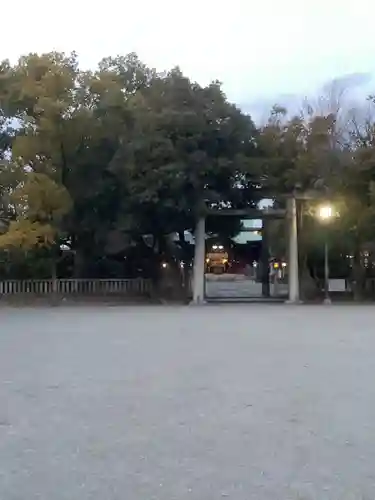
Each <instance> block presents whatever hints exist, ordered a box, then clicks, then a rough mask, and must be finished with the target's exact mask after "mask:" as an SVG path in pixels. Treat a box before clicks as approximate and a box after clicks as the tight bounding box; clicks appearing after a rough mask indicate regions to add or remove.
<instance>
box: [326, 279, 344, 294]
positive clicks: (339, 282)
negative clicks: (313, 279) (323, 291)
mask: <svg viewBox="0 0 375 500" xmlns="http://www.w3.org/2000/svg"><path fill="white" fill-rule="evenodd" d="M329 291H330V292H346V282H345V280H344V279H336V280H329Z"/></svg>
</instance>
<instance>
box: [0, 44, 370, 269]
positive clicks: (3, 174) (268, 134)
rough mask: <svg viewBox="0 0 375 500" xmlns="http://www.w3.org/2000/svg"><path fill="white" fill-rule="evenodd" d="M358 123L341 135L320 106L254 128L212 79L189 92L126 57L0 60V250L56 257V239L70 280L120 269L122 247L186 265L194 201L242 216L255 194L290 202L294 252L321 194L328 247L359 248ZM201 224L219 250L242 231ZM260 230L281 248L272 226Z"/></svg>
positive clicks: (363, 225)
mask: <svg viewBox="0 0 375 500" xmlns="http://www.w3.org/2000/svg"><path fill="white" fill-rule="evenodd" d="M357 125H358V126H353V127H351V128H350V130H347V131H345V133H342V130H341V128H340V131H339V127H338V115H337V113H336V112H335V111H333V112H332V109H331V110H330V112H329V113H326V114H323V113H321V114H320V115H319V114H316V113H315V114H314V111H313V110H312V109H309V111H308V113H307V115H306V116H304V115H303V114H301V116H296V117H292V118H291V119H289V118H288V116H287V110H285V109H283V108H281V107H277V106H275V107H274V108H273V109H272V111H271V115H270V119H269V121H268V123H267V124H266V125H265V126H264V127H261V128H257V127H256V126H255V125H254V123H253V122H252V120H251V118H250V117H249V116H247V115H245V114H244V113H242V112H241V110H240V109H238V108H237V107H236V106H235V105H233V104H232V103H230V102H229V101H228V100H227V98H226V96H225V94H224V93H223V91H222V88H221V86H220V84H219V83H218V82H212V83H211V84H209V85H207V86H202V85H199V84H197V83H196V82H194V81H191V80H190V79H189V78H187V77H186V76H184V74H183V73H182V72H181V70H180V69H179V68H174V69H172V70H171V71H169V72H166V73H157V72H156V71H155V70H154V69H152V68H149V67H147V66H146V65H145V64H143V63H142V62H141V61H140V60H139V59H138V57H137V56H136V55H135V54H128V55H127V56H118V57H108V58H105V59H103V60H102V61H100V62H99V64H98V67H97V69H96V70H93V71H83V70H82V69H80V68H79V65H78V59H77V56H76V54H75V53H72V54H63V53H58V52H51V53H47V54H41V55H38V54H29V55H26V56H24V57H21V58H20V59H19V61H18V62H17V63H16V64H14V65H12V64H10V63H9V61H4V62H2V63H1V64H0V223H1V225H0V232H1V233H2V234H1V236H0V246H1V247H3V248H12V249H13V251H14V250H15V249H22V250H24V251H27V252H28V254H30V252H35V256H36V257H35V259H37V258H39V257H37V256H43V259H45V258H46V255H49V256H50V257H51V256H52V257H51V258H53V259H55V260H56V259H57V258H58V253H59V252H58V251H57V249H58V247H59V245H60V244H61V243H62V242H64V243H65V244H67V245H68V247H70V249H71V250H72V253H71V254H72V255H73V256H74V261H75V262H74V264H75V267H74V273H75V274H76V275H85V273H87V272H88V269H89V268H90V269H98V268H100V265H101V264H100V263H103V260H105V259H108V258H109V257H111V256H113V255H116V256H117V257H118V259H119V262H121V263H122V262H124V261H125V260H126V259H124V256H127V255H130V254H131V255H133V256H134V255H136V254H137V251H135V250H134V248H136V249H138V253H139V254H141V253H142V255H144V256H146V257H144V258H143V260H144V261H147V260H152V257H153V256H155V257H156V260H155V262H157V259H158V258H159V259H160V258H161V256H163V258H164V257H165V256H167V257H168V258H170V259H171V260H173V259H174V260H176V259H177V258H181V255H183V256H184V258H186V259H190V258H191V248H189V245H188V244H187V243H186V242H185V241H184V237H183V235H184V231H185V230H194V225H195V220H196V217H197V215H198V214H199V212H200V211H202V210H204V209H205V208H206V207H207V206H210V207H217V208H221V207H235V208H242V207H254V206H255V205H256V204H257V202H258V201H259V200H260V199H261V198H263V197H265V196H267V195H268V196H270V197H273V198H274V199H275V202H276V203H277V204H278V205H279V206H283V205H284V204H285V197H286V196H287V195H290V194H291V193H297V194H298V195H299V196H300V197H301V198H304V201H303V202H301V203H300V225H301V228H300V229H301V231H300V235H301V240H300V241H301V248H302V251H301V255H307V254H309V253H310V254H311V252H312V249H316V248H320V246H321V242H322V240H323V239H324V237H325V230H324V228H322V227H321V225H319V222H318V221H317V220H316V217H315V215H314V213H313V212H314V210H316V206H317V205H318V204H319V203H320V202H321V201H322V200H323V199H328V200H330V202H332V203H334V204H335V206H337V210H338V212H339V213H340V217H339V218H338V219H337V220H336V221H335V222H334V223H333V224H332V225H331V229H330V233H331V235H332V238H333V239H335V241H336V242H340V239H341V240H343V239H344V238H345V244H346V247H348V248H349V249H352V250H353V253H354V252H355V251H357V250H358V251H360V249H361V248H363V246H364V245H366V244H367V242H369V241H371V240H372V239H373V234H374V229H375V225H374V223H375V212H374V207H375V194H374V193H375V190H374V183H375V124H374V122H373V121H371V120H368V121H367V122H366V123H364V124H362V125H361V124H357ZM340 127H342V121H341V122H340ZM339 132H340V134H341V135H340V134H339ZM339 135H340V137H339ZM343 138H345V141H343ZM207 222H208V223H207V226H208V232H210V233H211V234H212V235H215V234H218V235H220V238H221V239H222V240H223V241H224V240H226V239H227V238H231V237H233V236H235V235H236V233H238V232H239V231H240V229H241V223H240V221H239V220H237V219H231V218H226V217H222V218H217V217H210V218H209V219H208V221H207ZM271 232H273V234H274V236H275V238H276V236H277V237H278V238H279V239H280V240H281V244H280V245H279V247H278V250H277V251H278V252H279V253H284V251H285V244H284V243H283V242H282V237H283V235H284V234H285V227H284V225H283V223H275V224H274V225H273V228H272V231H271ZM171 233H178V234H179V235H180V240H179V244H178V247H179V248H178V249H177V250H178V251H177V250H176V245H173V244H171V243H170V242H171V238H170V234H171ZM275 238H274V239H275ZM146 240H147V241H148V240H149V241H151V242H152V243H151V244H146V243H145V241H146ZM314 251H315V250H314ZM348 251H349V250H348ZM350 251H351V250H350ZM46 252H47V253H46ZM48 252H49V253H48ZM33 255H34V254H33ZM188 256H189V257H188ZM40 258H42V257H40ZM132 258H133V257H132ZM132 262H136V261H135V260H134V261H132ZM121 265H123V264H121ZM118 266H120V264H118ZM134 266H136V264H134Z"/></svg>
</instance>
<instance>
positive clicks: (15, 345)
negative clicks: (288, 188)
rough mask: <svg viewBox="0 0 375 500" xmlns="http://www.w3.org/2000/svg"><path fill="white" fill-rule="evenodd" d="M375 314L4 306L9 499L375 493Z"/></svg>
mask: <svg viewBox="0 0 375 500" xmlns="http://www.w3.org/2000/svg"><path fill="white" fill-rule="evenodd" d="M374 320H375V309H374V308H373V307H370V306H368V307H353V306H332V307H325V308H324V307H320V306H316V307H315V306H310V307H307V306H306V307H305V306H300V307H293V306H283V305H246V304H244V305H220V306H219V305H211V306H210V305H208V306H205V307H201V308H199V307H156V306H154V307H146V306H135V307H118V308H112V307H96V308H94V307H87V308H85V307H75V308H70V307H66V308H55V309H53V308H52V309H51V308H50V309H48V308H35V309H32V308H25V309H12V308H2V309H0V325H1V326H0V499H1V500H36V499H38V500H153V499H155V500H156V499H158V500H159V499H160V500H185V499H192V500H216V499H220V498H230V499H233V500H250V499H254V500H255V499H256V500H266V499H267V500H268V499H269V500H284V499H288V500H289V499H290V500H295V499H296V500H302V499H303V500H308V499H314V500H336V499H337V500H346V499H348V500H349V499H351V500H363V499H373V498H374V497H375V465H374V464H375V384H374V380H375V357H374V351H375V327H374V325H375V321H374Z"/></svg>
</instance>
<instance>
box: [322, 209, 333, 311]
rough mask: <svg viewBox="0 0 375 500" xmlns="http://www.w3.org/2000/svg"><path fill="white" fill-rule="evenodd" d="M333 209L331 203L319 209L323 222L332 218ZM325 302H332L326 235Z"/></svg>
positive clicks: (326, 239)
mask: <svg viewBox="0 0 375 500" xmlns="http://www.w3.org/2000/svg"><path fill="white" fill-rule="evenodd" d="M332 216H333V210H332V207H331V206H330V205H325V206H323V207H320V209H319V217H320V219H321V220H322V221H323V222H329V221H330V220H331V219H332ZM323 303H324V304H327V305H329V304H331V298H330V296H329V248H328V237H327V235H326V238H325V243H324V301H323Z"/></svg>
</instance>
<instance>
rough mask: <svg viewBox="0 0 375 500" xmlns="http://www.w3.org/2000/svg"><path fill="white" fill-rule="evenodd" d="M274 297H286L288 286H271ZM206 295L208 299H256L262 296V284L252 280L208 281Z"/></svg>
mask: <svg viewBox="0 0 375 500" xmlns="http://www.w3.org/2000/svg"><path fill="white" fill-rule="evenodd" d="M270 291H271V295H272V296H273V297H280V296H286V295H287V294H288V286H287V285H284V284H278V285H277V287H276V288H275V287H274V285H271V286H270ZM206 295H207V297H208V298H222V299H224V298H255V297H261V296H262V284H261V283H258V282H256V281H254V280H251V279H243V280H236V281H226V280H211V279H208V280H206Z"/></svg>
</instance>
